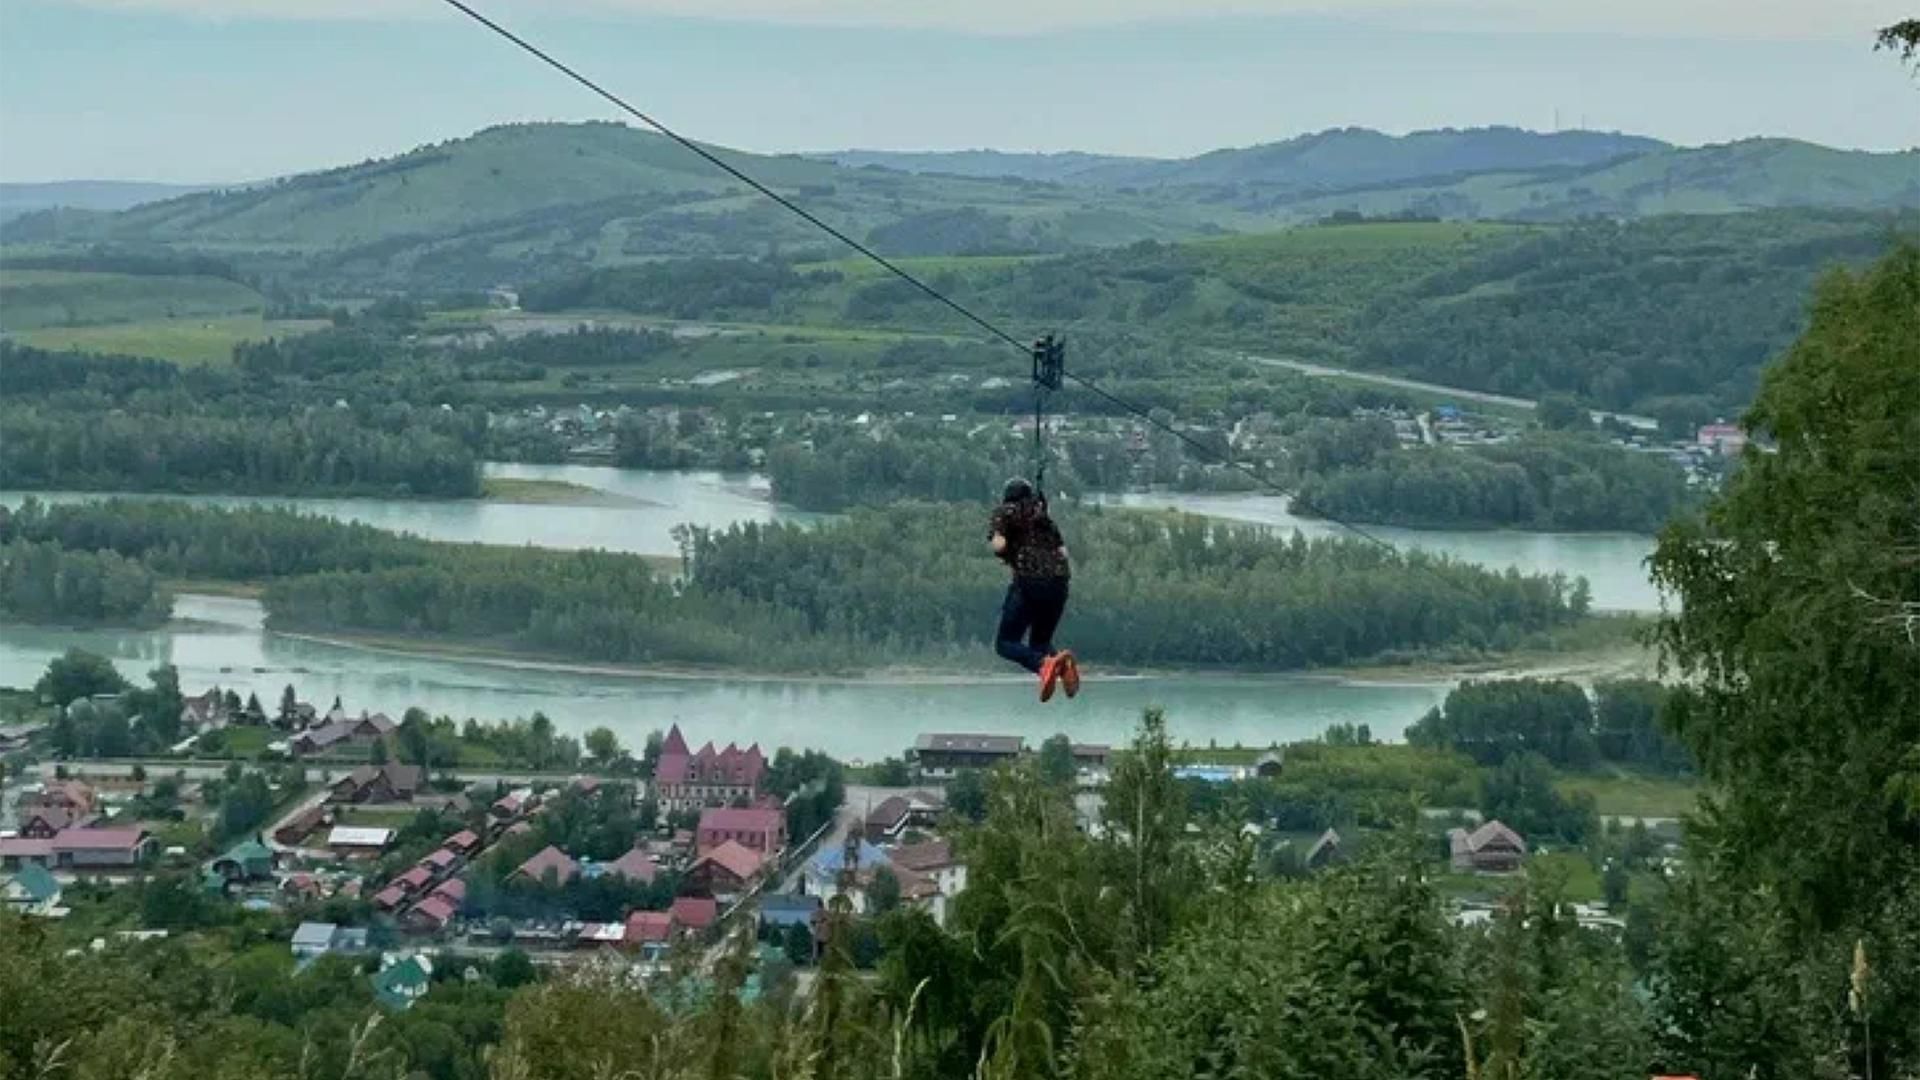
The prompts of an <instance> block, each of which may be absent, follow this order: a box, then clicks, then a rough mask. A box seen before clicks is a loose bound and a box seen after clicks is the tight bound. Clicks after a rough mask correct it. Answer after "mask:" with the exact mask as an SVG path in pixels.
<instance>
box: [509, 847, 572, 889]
mask: <svg viewBox="0 0 1920 1080" xmlns="http://www.w3.org/2000/svg"><path fill="white" fill-rule="evenodd" d="M548 873H552V874H553V879H554V880H555V881H558V882H567V881H572V880H573V879H574V878H576V877H579V876H580V864H579V863H577V862H575V861H573V856H571V855H569V854H567V853H566V852H564V851H561V850H560V849H559V848H557V847H554V846H553V845H552V844H548V845H547V846H546V847H545V848H543V849H541V851H540V853H539V854H538V855H535V856H534V857H533V858H531V859H528V860H527V861H526V862H523V863H521V864H520V868H519V869H517V870H515V871H514V872H513V873H512V875H510V877H509V880H515V881H517V880H522V879H524V880H527V881H534V882H543V881H546V880H547V874H548Z"/></svg>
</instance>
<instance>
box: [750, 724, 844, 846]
mask: <svg viewBox="0 0 1920 1080" xmlns="http://www.w3.org/2000/svg"><path fill="white" fill-rule="evenodd" d="M764 786H765V788H766V790H767V792H768V793H770V794H772V795H775V796H778V797H780V798H782V799H785V800H787V836H788V837H790V838H791V839H792V840H793V841H794V842H795V843H798V842H799V841H802V840H805V839H806V838H807V837H809V836H812V835H813V834H814V833H815V832H817V831H818V830H819V829H820V827H821V826H822V825H825V824H826V823H827V822H829V821H832V820H833V818H834V815H835V814H837V813H838V812H839V810H840V805H841V804H842V803H844V802H846V801H847V779H846V769H845V768H844V767H843V766H841V764H840V763H839V762H838V761H835V760H834V759H833V758H831V757H828V756H827V755H826V754H823V753H821V752H820V751H818V750H804V751H802V752H800V753H797V754H796V753H794V752H793V750H792V749H790V748H788V747H785V746H783V747H781V748H780V749H778V750H775V751H774V752H773V758H772V760H770V761H768V762H767V778H766V781H765V785H764Z"/></svg>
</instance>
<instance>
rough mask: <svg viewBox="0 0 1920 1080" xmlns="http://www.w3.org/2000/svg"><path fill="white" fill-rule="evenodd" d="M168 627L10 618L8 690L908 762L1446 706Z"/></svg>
mask: <svg viewBox="0 0 1920 1080" xmlns="http://www.w3.org/2000/svg"><path fill="white" fill-rule="evenodd" d="M174 612H175V617H176V618H175V622H174V623H172V624H170V625H168V626H166V627H163V628H161V629H158V630H151V631H133V630H111V631H103V630H79V631H76V630H59V629H49V628H43V627H27V626H17V625H8V624H0V686H31V685H33V682H34V680H36V679H38V678H39V676H40V674H41V672H43V671H44V670H45V669H46V666H47V661H49V660H51V659H52V658H53V657H55V656H57V655H59V654H60V653H61V652H63V651H65V650H66V649H68V648H71V647H76V646H77V647H79V648H82V649H88V650H91V651H93V652H97V653H101V654H103V655H105V656H108V657H111V658H112V659H113V661H114V663H115V664H116V665H117V666H118V667H119V668H120V670H121V671H122V672H123V673H124V674H125V675H126V676H127V677H128V678H129V679H134V680H138V681H143V682H144V680H145V677H146V672H147V671H148V670H150V669H152V668H153V667H156V666H158V665H160V664H163V663H171V664H173V665H174V666H176V667H178V668H179V669H180V681H181V685H182V686H183V688H185V689H186V690H187V692H189V693H199V692H200V691H202V690H205V689H206V688H207V687H209V686H216V685H217V686H220V687H222V688H229V687H230V688H232V689H234V690H236V691H237V692H239V693H240V695H241V696H242V697H244V696H245V695H246V694H248V693H250V692H251V693H256V694H259V695H260V700H261V701H262V702H264V703H266V704H267V705H268V707H269V708H271V707H272V706H273V703H274V702H276V701H278V700H279V697H280V692H281V688H282V687H284V686H286V685H287V684H289V683H291V684H293V685H294V686H295V687H296V689H297V691H298V692H299V694H300V696H301V697H302V698H304V699H306V700H309V701H313V702H316V703H317V704H319V705H320V706H321V707H322V708H325V707H326V706H327V705H328V704H330V703H331V702H332V701H333V699H334V697H335V696H336V695H337V696H339V697H340V699H341V701H342V703H343V704H345V705H346V706H347V707H348V708H349V709H351V710H354V711H358V710H360V709H363V708H364V709H370V710H376V711H384V712H386V713H388V714H390V715H393V716H396V717H397V716H398V715H399V714H400V712H401V711H402V710H404V709H406V708H407V707H408V706H410V705H421V706H423V707H425V708H427V709H428V710H429V711H431V712H433V713H435V714H442V713H444V714H447V715H451V716H453V717H455V718H457V719H461V720H465V719H466V718H468V717H478V718H480V719H483V720H496V719H503V718H507V717H514V716H526V715H529V714H531V713H532V712H534V711H535V710H538V711H541V712H544V713H546V714H547V715H548V716H549V717H551V718H552V719H553V721H554V724H555V726H556V727H558V728H559V729H560V730H561V731H564V732H569V733H573V734H576V735H577V734H581V733H583V732H585V731H587V730H588V729H590V728H593V727H596V726H599V725H601V724H605V725H606V726H608V727H610V728H612V729H613V730H614V731H615V732H617V733H619V735H620V737H621V740H622V741H623V742H625V743H627V744H628V745H629V746H638V745H640V744H641V743H642V742H643V741H644V740H645V738H646V734H647V732H649V731H651V730H653V729H655V728H665V727H666V726H667V725H668V724H672V723H678V724H680V725H682V726H683V727H684V728H685V729H686V731H687V735H688V737H689V738H690V739H693V740H694V741H695V743H696V744H697V743H698V742H701V741H704V740H706V739H708V738H712V739H716V740H718V741H720V742H721V743H725V742H726V741H727V740H729V739H735V740H739V741H740V742H742V743H746V742H749V741H753V740H758V741H759V742H760V743H761V744H762V745H763V746H779V745H789V746H795V747H807V746H810V747H818V748H820V749H823V750H826V751H829V752H831V753H834V754H837V755H840V756H844V757H849V758H867V759H873V758H879V757H882V756H886V755H889V754H899V753H900V752H901V751H903V750H904V749H905V748H906V747H907V746H908V745H909V744H910V743H912V742H913V739H914V736H915V735H917V734H919V733H921V732H931V731H992V732H1003V733H1008V734H1019V735H1024V736H1026V737H1027V738H1028V739H1029V740H1033V741H1038V740H1040V739H1043V738H1045V737H1046V736H1048V735H1051V734H1053V733H1054V732H1058V731H1065V732H1067V733H1068V734H1070V735H1072V736H1073V737H1074V738H1075V739H1076V740H1078V741H1082V742H1120V741H1124V740H1125V739H1126V738H1127V737H1128V736H1129V734H1130V733H1131V732H1132V731H1133V728H1134V726H1135V725H1136V724H1137V722H1138V721H1139V718H1140V713H1141V710H1143V709H1145V708H1147V707H1148V706H1152V705H1161V706H1164V707H1166V709H1167V719H1168V724H1169V727H1170V729H1171V730H1172V732H1173V734H1174V737H1175V738H1177V739H1186V740H1190V741H1192V742H1194V743H1196V744H1204V743H1206V742H1207V740H1209V739H1215V740H1218V741H1219V742H1220V744H1221V745H1223V746H1227V745H1232V744H1233V743H1234V742H1236V741H1237V742H1241V743H1244V744H1246V745H1249V746H1254V745H1258V746H1264V745H1266V744H1268V743H1271V742H1275V741H1281V742H1284V741H1287V740H1291V739H1300V738H1306V737H1308V736H1312V735H1317V734H1319V733H1320V732H1322V731H1324V730H1325V729H1326V727H1327V725H1328V724H1331V723H1334V722H1337V721H1338V722H1356V723H1366V724H1370V725H1371V726H1372V728H1373V731H1374V733H1375V734H1376V735H1377V736H1379V737H1381V738H1395V737H1398V735H1399V734H1400V732H1401V731H1402V730H1404V729H1405V727H1406V726H1407V725H1408V724H1410V723H1412V722H1413V721H1414V720H1417V719H1419V717H1420V715H1421V714H1422V713H1424V712H1425V711H1426V710H1427V709H1428V708H1430V707H1432V706H1434V705H1437V704H1439V702H1440V700H1441V699H1442V698H1443V697H1445V696H1446V691H1447V683H1445V682H1440V681H1436V682H1430V683H1413V684H1402V683H1354V682H1344V681H1340V680H1335V679H1327V678H1314V677H1284V676H1274V677H1240V676H1185V675H1183V676H1167V677H1158V678H1138V679H1135V678H1127V679H1114V680H1106V681H1103V680H1101V679H1100V678H1099V677H1098V672H1097V670H1096V671H1093V672H1090V673H1089V676H1090V677H1089V681H1088V685H1087V689H1086V691H1085V692H1084V693H1082V694H1081V696H1080V697H1079V699H1077V700H1074V701H1067V700H1065V699H1064V698H1062V699H1057V700H1056V701H1054V702H1052V703H1050V704H1048V705H1045V706H1042V705H1041V704H1040V703H1039V702H1037V701H1035V700H1034V694H1033V684H1032V682H1031V681H1029V680H1028V679H1026V678H984V677H983V678H981V679H977V680H957V679H942V678H928V679H925V680H920V681H878V680H874V681H865V680H851V681H831V680H803V679H726V678H698V679H682V678H666V677H639V676H624V675H613V674H585V673H575V672H564V671H550V670H540V669H528V668H515V667H499V666H493V665H489V664H484V663H477V662H470V661H463V660H459V659H449V658H439V657H418V656H406V655H400V654H396V653H389V652H381V651H375V650H367V649H360V648H354V647H348V646H338V645H330V644H324V643H321V642H314V641H307V640H303V639H299V638H290V637H285V636H282V635H278V634H273V633H269V632H268V631H266V630H265V629H263V627H262V622H263V617H264V613H263V612H262V610H261V608H260V605H259V604H258V603H257V602H256V601H252V600H241V599H232V598H227V597H212V596H195V595H186V596H181V597H179V599H178V601H177V602H176V604H175V606H174Z"/></svg>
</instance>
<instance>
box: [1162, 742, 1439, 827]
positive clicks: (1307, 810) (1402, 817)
mask: <svg viewBox="0 0 1920 1080" xmlns="http://www.w3.org/2000/svg"><path fill="white" fill-rule="evenodd" d="M1475 785H1476V770H1475V769H1474V766H1473V762H1472V760H1471V759H1469V758H1467V757H1465V756H1464V755H1461V754H1457V753H1454V752H1452V751H1439V752H1436V751H1432V750H1427V749H1422V748H1415V747H1410V746H1393V745H1385V744H1377V743H1376V744H1373V745H1369V746H1338V745H1332V744H1326V743H1295V744H1293V745H1291V746H1289V747H1287V750H1286V765H1285V768H1283V769H1282V770H1281V773H1280V775H1279V776H1278V777H1277V778H1272V779H1253V780H1245V781H1236V782H1232V783H1225V784H1210V783H1203V782H1199V781H1194V782H1191V783H1188V784H1187V785H1186V789H1187V799H1188V802H1189V804H1190V805H1191V806H1192V808H1193V812H1194V814H1195V816H1196V817H1202V818H1214V819H1225V820H1229V821H1234V822H1237V821H1240V820H1246V821H1257V822H1260V823H1262V824H1264V825H1268V826H1270V827H1272V828H1274V829H1277V830H1280V831H1282V832H1302V833H1309V832H1319V831H1321V830H1324V829H1330V828H1341V829H1345V828H1348V827H1350V826H1355V825H1357V826H1361V827H1363V828H1369V829H1392V828H1395V827H1397V826H1400V825H1403V824H1405V823H1406V822H1407V821H1408V820H1409V819H1410V818H1411V817H1412V815H1413V812H1414V811H1415V809H1416V808H1417V807H1419V806H1466V805H1470V804H1472V803H1473V802H1474V800H1475V798H1476V797H1477V791H1476V787H1475Z"/></svg>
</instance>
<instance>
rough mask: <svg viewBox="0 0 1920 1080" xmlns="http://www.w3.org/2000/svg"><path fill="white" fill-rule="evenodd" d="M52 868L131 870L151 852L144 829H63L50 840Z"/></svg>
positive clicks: (150, 839) (150, 841)
mask: <svg viewBox="0 0 1920 1080" xmlns="http://www.w3.org/2000/svg"><path fill="white" fill-rule="evenodd" d="M52 844H53V861H54V865H55V866H57V867H60V868H61V869H66V870H131V869H133V868H134V867H136V866H139V865H140V863H141V862H142V861H143V860H145V859H146V857H147V856H148V855H151V854H152V853H153V837H152V836H150V835H148V833H147V830H145V829H138V828H135V829H63V830H61V831H60V833H59V835H57V836H55V837H54V838H53V840H52Z"/></svg>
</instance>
